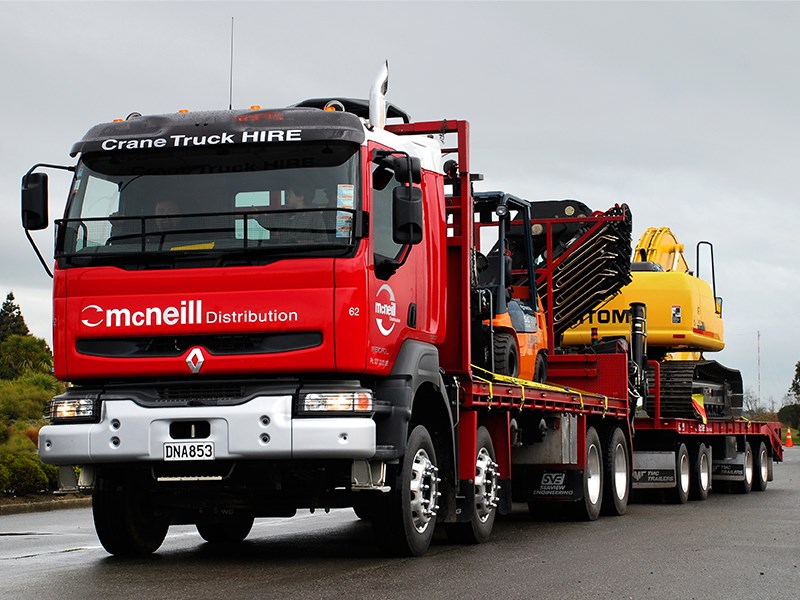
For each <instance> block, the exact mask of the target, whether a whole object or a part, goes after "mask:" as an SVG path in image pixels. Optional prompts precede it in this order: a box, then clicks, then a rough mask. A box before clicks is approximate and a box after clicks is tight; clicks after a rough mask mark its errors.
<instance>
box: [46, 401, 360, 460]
mask: <svg viewBox="0 0 800 600" xmlns="http://www.w3.org/2000/svg"><path fill="white" fill-rule="evenodd" d="M176 421H206V422H208V423H209V425H210V434H209V435H208V437H205V438H203V439H202V440H186V439H178V440H176V439H173V438H172V437H171V436H170V425H171V424H172V423H173V422H176ZM265 434H266V435H265ZM175 441H208V442H213V443H214V447H215V458H216V459H217V460H271V459H308V458H312V459H313V458H351V459H365V458H372V457H373V456H374V455H375V451H376V430H375V421H374V420H372V419H370V418H367V417H325V418H316V417H302V418H292V396H290V395H282V396H258V397H256V398H253V399H252V400H250V401H249V402H246V403H244V404H240V405H236V406H197V407H194V406H191V407H189V406H181V407H163V408H145V407H142V406H139V405H138V404H136V403H135V402H133V401H132V400H114V401H107V402H104V403H103V409H102V417H101V421H100V422H99V423H81V424H77V423H76V424H59V425H48V426H45V427H43V428H42V429H41V431H40V432H39V457H40V458H41V460H42V462H44V463H48V464H54V465H73V464H92V463H121V462H138V461H162V460H164V443H165V442H175Z"/></svg>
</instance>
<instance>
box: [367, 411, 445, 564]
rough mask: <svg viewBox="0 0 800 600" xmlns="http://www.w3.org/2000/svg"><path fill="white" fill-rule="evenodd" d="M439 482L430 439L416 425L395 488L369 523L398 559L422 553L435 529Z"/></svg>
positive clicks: (410, 436)
mask: <svg viewBox="0 0 800 600" xmlns="http://www.w3.org/2000/svg"><path fill="white" fill-rule="evenodd" d="M440 481H441V480H440V479H439V469H438V468H437V466H436V451H435V450H434V447H433V441H432V440H431V436H430V434H429V433H428V430H427V429H426V428H425V427H424V426H422V425H417V426H416V427H414V429H413V430H412V431H411V435H409V436H408V442H407V444H406V452H405V455H404V456H403V461H402V463H401V465H400V476H399V477H398V478H397V485H396V486H395V489H394V490H392V491H391V492H390V493H389V494H387V498H386V499H385V504H384V506H383V507H382V510H377V511H376V512H375V516H374V519H373V521H372V524H373V528H374V530H375V534H376V536H377V538H378V542H379V543H380V544H381V545H382V546H383V547H384V549H385V550H387V551H388V552H390V553H391V554H394V555H398V556H420V555H422V554H424V553H425V551H426V550H427V549H428V546H430V543H431V538H432V537H433V530H434V527H435V526H436V511H437V510H438V509H439V506H438V500H439V496H441V493H440V492H439V483H440Z"/></svg>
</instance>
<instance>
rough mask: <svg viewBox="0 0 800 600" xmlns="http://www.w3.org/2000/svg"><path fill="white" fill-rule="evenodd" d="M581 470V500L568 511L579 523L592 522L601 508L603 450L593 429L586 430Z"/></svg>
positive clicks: (598, 514)
mask: <svg viewBox="0 0 800 600" xmlns="http://www.w3.org/2000/svg"><path fill="white" fill-rule="evenodd" d="M585 465H586V466H585V468H584V470H583V498H581V500H579V501H578V502H577V503H576V504H574V505H572V506H571V507H570V509H569V513H568V514H569V516H570V517H572V518H573V519H576V520H579V521H594V520H596V519H597V517H599V516H600V509H601V508H602V506H603V479H604V477H603V449H602V446H601V445H600V436H599V435H597V431H596V430H595V428H594V427H589V428H588V429H587V430H586V456H585Z"/></svg>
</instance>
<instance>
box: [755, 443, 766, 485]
mask: <svg viewBox="0 0 800 600" xmlns="http://www.w3.org/2000/svg"><path fill="white" fill-rule="evenodd" d="M768 483H769V453H768V452H767V445H766V444H765V443H764V442H759V444H758V451H757V452H756V453H755V454H754V455H753V490H754V491H756V492H763V491H764V490H766V489H767V484H768Z"/></svg>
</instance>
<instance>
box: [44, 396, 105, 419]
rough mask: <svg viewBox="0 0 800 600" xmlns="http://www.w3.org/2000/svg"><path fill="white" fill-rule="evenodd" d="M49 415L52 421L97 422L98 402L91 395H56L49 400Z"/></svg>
mask: <svg viewBox="0 0 800 600" xmlns="http://www.w3.org/2000/svg"><path fill="white" fill-rule="evenodd" d="M49 416H50V420H51V421H52V422H53V423H97V422H98V421H99V420H100V402H99V400H98V398H97V397H92V396H88V397H87V396H66V397H65V396H56V397H55V398H53V399H52V400H51V401H50V415H49Z"/></svg>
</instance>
